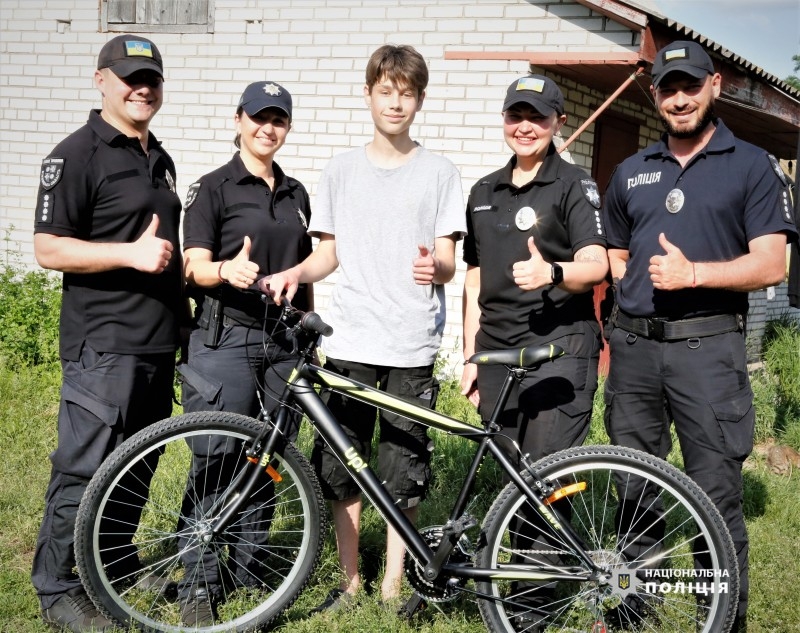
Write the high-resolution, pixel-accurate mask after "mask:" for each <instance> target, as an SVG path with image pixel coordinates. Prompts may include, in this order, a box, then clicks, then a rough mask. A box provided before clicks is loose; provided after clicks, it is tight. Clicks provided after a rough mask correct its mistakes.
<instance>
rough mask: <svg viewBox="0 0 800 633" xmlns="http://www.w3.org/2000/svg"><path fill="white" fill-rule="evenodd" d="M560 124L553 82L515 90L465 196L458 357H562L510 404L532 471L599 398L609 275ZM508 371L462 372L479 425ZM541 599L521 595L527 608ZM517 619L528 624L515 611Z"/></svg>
mask: <svg viewBox="0 0 800 633" xmlns="http://www.w3.org/2000/svg"><path fill="white" fill-rule="evenodd" d="M565 121H566V115H565V114H564V97H563V95H562V93H561V90H560V89H559V88H558V86H557V85H556V84H555V83H554V82H553V81H552V80H551V79H548V78H546V77H543V76H539V75H530V76H527V77H522V78H520V79H518V80H516V81H514V82H513V83H512V84H511V85H510V86H509V87H508V90H507V93H506V98H505V102H504V104H503V132H504V136H505V140H506V144H507V145H508V146H509V147H510V148H511V149H512V150H513V151H514V156H513V157H512V158H511V160H510V161H509V163H508V164H507V165H506V166H505V167H504V168H502V169H501V170H499V171H496V172H494V173H492V174H489V175H488V176H486V177H485V178H482V179H480V180H479V181H478V182H477V183H476V184H475V185H474V186H473V187H472V190H471V191H470V196H469V201H468V204H467V227H468V234H467V237H466V238H465V240H464V261H465V262H466V263H467V275H466V279H465V283H464V302H463V305H464V355H465V358H466V359H469V358H470V357H471V356H472V355H473V354H474V353H475V352H476V351H483V350H492V349H505V348H509V347H523V346H526V345H540V344H545V343H556V344H557V345H559V346H561V347H562V348H564V350H565V351H566V352H567V354H566V355H565V356H564V357H562V358H559V359H558V360H557V361H556V362H555V363H551V364H548V365H545V366H544V367H542V368H541V369H540V370H539V371H536V372H535V373H534V374H531V375H529V376H527V377H526V378H524V379H523V380H522V382H521V383H520V384H519V385H518V388H517V389H515V391H514V392H513V393H512V395H511V398H510V399H509V403H508V406H507V408H506V410H505V411H504V413H503V418H502V425H503V435H504V436H506V437H507V438H508V444H507V451H508V452H509V454H510V456H511V458H512V459H514V460H515V461H516V460H518V459H519V455H520V453H519V452H517V450H516V449H515V447H514V445H513V444H512V443H511V441H513V442H514V443H516V444H517V445H518V447H519V449H520V451H521V453H522V454H528V455H529V456H530V459H531V461H535V460H537V459H539V458H540V457H543V456H545V455H548V454H550V453H552V452H554V451H557V450H560V449H562V448H567V447H569V446H574V445H577V444H580V443H582V442H583V440H584V438H585V437H586V433H587V432H588V429H589V421H590V418H591V411H592V399H593V396H594V392H595V390H596V389H597V363H598V360H599V350H600V337H599V325H598V323H597V321H596V320H595V316H594V306H593V295H592V287H593V286H594V285H595V284H596V283H598V282H599V281H601V280H602V279H603V278H604V277H605V275H606V273H607V272H608V259H607V256H606V250H605V239H604V237H603V235H602V228H601V225H600V211H599V207H600V196H599V193H598V191H597V187H596V185H595V183H594V181H593V180H591V178H589V176H588V175H587V174H586V173H585V172H584V171H583V170H581V169H580V168H578V167H576V166H574V165H571V164H569V163H567V162H566V161H565V160H563V159H562V158H561V157H560V156H559V155H558V154H557V152H556V148H555V145H554V144H553V136H554V135H555V134H556V133H557V132H558V130H559V129H560V128H561V126H562V125H563V124H564V122H565ZM505 373H506V372H505V368H503V367H499V366H495V367H492V366H481V367H480V368H478V367H476V366H475V365H471V364H467V365H465V368H464V374H463V376H462V381H461V387H462V393H463V394H464V395H466V396H468V397H469V399H470V400H471V401H472V402H473V404H475V405H477V406H479V407H480V408H481V413H482V417H483V418H484V419H488V417H489V415H490V414H491V407H492V406H493V404H494V402H495V400H496V399H497V396H498V393H499V391H500V387H501V384H502V381H503V379H504V378H505ZM476 378H477V381H476ZM533 549H536V547H533ZM542 589H543V588H542V587H541V586H540V587H534V588H531V587H528V588H526V590H525V592H524V593H525V594H526V601H527V602H531V601H535V598H536V595H537V593H539V591H540V590H542ZM522 593H523V592H522V591H521V588H520V594H519V595H522ZM526 618H528V619H526ZM518 619H521V622H520V623H521V624H524V625H527V624H529V623H530V624H533V623H534V620H533V619H532V618H529V617H528V615H527V614H526V613H525V612H524V611H523V612H521V613H520V615H519V616H518Z"/></svg>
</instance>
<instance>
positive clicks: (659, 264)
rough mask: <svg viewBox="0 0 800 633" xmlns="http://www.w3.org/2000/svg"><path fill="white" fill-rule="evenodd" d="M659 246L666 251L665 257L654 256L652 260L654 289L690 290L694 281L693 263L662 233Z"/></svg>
mask: <svg viewBox="0 0 800 633" xmlns="http://www.w3.org/2000/svg"><path fill="white" fill-rule="evenodd" d="M658 244H659V245H660V246H661V248H663V249H664V252H665V254H664V255H653V256H652V257H651V258H650V268H648V272H649V273H650V280H651V281H652V282H653V287H654V288H657V289H659V290H680V289H681V288H690V287H691V286H692V283H693V281H694V270H693V265H692V262H690V261H689V260H688V259H686V257H685V256H684V254H683V252H682V251H681V249H679V248H678V247H677V246H675V245H674V244H673V243H672V242H670V241H669V240H668V239H667V237H666V235H664V234H663V233H660V234H659V236H658Z"/></svg>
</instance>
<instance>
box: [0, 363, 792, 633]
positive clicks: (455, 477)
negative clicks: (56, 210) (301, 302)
mask: <svg viewBox="0 0 800 633" xmlns="http://www.w3.org/2000/svg"><path fill="white" fill-rule="evenodd" d="M760 380H761V379H760V378H758V377H756V378H754V384H756V385H758V384H759V381H760ZM59 381H60V375H59V368H58V366H57V365H49V366H43V367H37V368H20V367H19V366H17V365H16V364H15V365H14V366H9V365H8V364H6V363H5V362H4V361H2V359H0V410H2V411H3V420H2V424H0V446H2V447H3V458H2V460H0V469H1V470H0V474H1V475H2V476H0V631H2V633H44V632H45V631H47V629H46V628H45V627H44V625H43V624H42V623H41V622H40V621H39V620H38V613H39V610H38V603H37V600H36V596H35V594H34V591H33V588H32V587H31V584H30V565H31V559H32V555H33V550H34V547H35V540H36V534H37V532H38V527H39V521H40V520H41V512H42V506H43V496H44V491H45V488H46V486H47V480H48V476H49V467H50V465H49V460H48V458H47V457H48V454H49V453H50V451H51V450H52V449H53V448H54V446H55V441H56V436H55V419H56V413H57V411H56V403H57V402H58V389H59ZM768 383H769V384H774V383H775V378H774V377H771V378H770V379H769V381H768ZM776 394H777V387H776V388H775V389H774V390H773V395H772V396H771V398H772V399H773V400H774V401H775V402H779V401H780V402H782V403H784V402H785V400H786V398H787V397H789V396H786V395H785V394H784V395H783V396H779V395H776ZM790 395H791V394H790ZM791 397H793V396H791ZM439 408H440V409H442V410H446V411H448V412H449V413H451V414H452V415H454V416H455V417H459V418H461V419H475V418H474V416H475V413H474V411H473V410H472V408H471V407H470V405H468V404H466V403H465V401H464V399H463V398H461V397H460V395H459V394H458V387H457V385H456V384H455V383H454V382H453V381H452V380H450V381H446V382H445V383H444V384H443V387H442V392H441V395H440V401H439ZM788 408H789V407H788V405H787V406H784V407H783V409H781V410H787V409H788ZM601 415H602V405H601V404H600V397H599V394H598V398H597V403H596V406H595V416H594V417H595V419H594V422H593V426H592V432H591V435H590V438H591V441H592V442H602V441H605V433H604V431H603V429H602V422H601ZM778 417H779V416H778ZM798 427H800V420H791V419H787V418H785V417H784V418H779V419H778V422H777V423H775V421H774V420H773V422H772V424H771V430H772V431H775V430H776V429H779V430H781V432H782V433H783V435H782V437H783V438H784V440H786V439H788V438H791V437H795V438H798V436H800V432H798V431H797V430H796V429H797V428H798ZM764 432H765V433H766V432H767V431H766V430H765V431H764ZM309 439H310V432H309V430H308V428H307V425H304V430H303V434H302V436H301V442H303V443H306V444H307V443H308V442H309ZM434 440H435V443H436V451H435V454H434V462H433V467H434V472H435V478H434V481H433V483H432V487H431V491H430V497H429V499H428V500H427V501H426V502H425V503H424V504H423V507H422V512H421V519H420V525H431V524H440V523H442V522H443V521H444V520H445V518H446V511H447V509H448V508H449V505H450V504H451V503H452V501H453V498H452V495H454V494H455V488H457V485H456V484H457V482H459V481H460V478H462V477H463V473H464V471H465V468H466V465H467V463H468V462H469V459H470V453H469V448H470V444H468V443H466V442H463V441H459V440H458V439H456V438H451V437H446V436H443V435H440V434H438V433H437V434H436V435H435V436H434ZM499 486H500V476H499V472H498V470H497V468H495V467H493V466H492V465H491V464H487V465H486V467H484V468H483V470H482V471H481V473H480V477H479V482H478V487H477V490H476V494H475V495H474V498H473V499H472V501H471V509H472V511H473V513H474V514H475V515H476V516H477V517H478V518H482V514H483V512H484V511H485V509H486V508H487V507H488V505H489V503H490V502H491V499H492V496H493V494H494V492H495V491H497V490H498V489H499ZM745 497H746V499H745V513H746V517H747V524H748V529H749V530H750V537H751V552H750V560H751V603H750V629H749V630H750V633H754V632H755V633H759V632H764V633H767V632H769V633H776V632H778V631H780V632H783V631H790V630H796V627H797V623H798V622H800V602H798V601H797V599H796V595H795V594H796V578H797V577H798V576H800V560H799V559H798V556H797V552H798V551H800V536H798V535H800V472H798V471H795V473H794V474H793V476H792V477H791V478H782V477H778V476H775V475H772V474H770V473H769V472H768V471H767V469H766V466H765V465H764V464H763V463H762V462H760V461H755V462H754V467H753V468H750V469H748V470H747V471H746V473H745ZM383 539H384V526H383V524H382V522H381V520H380V519H379V517H378V516H377V514H376V513H375V512H373V511H372V510H371V509H368V510H367V511H366V513H365V517H364V526H363V536H362V543H363V545H364V547H365V549H366V551H365V556H364V566H365V576H372V577H375V576H376V575H377V574H379V571H380V564H381V563H380V554H381V552H382V548H383ZM367 568H369V569H367ZM367 572H369V573H367ZM378 577H379V576H378ZM337 583H338V566H337V562H336V556H335V550H334V547H333V541H332V538H331V535H329V538H328V541H327V543H326V547H325V552H324V556H323V560H322V564H321V566H320V568H319V570H318V572H317V574H316V577H315V579H314V581H313V582H312V583H311V585H310V586H309V588H308V589H307V590H306V591H305V592H304V594H303V595H302V596H301V597H300V599H299V600H298V602H297V603H296V604H295V605H294V606H293V607H292V608H291V609H289V610H288V611H287V612H286V614H284V616H283V617H282V618H281V619H280V620H279V621H278V622H277V623H276V627H275V630H278V631H285V632H289V631H291V632H292V633H295V632H298V633H311V632H317V631H319V632H325V633H329V632H330V631H347V632H348V633H361V632H364V633H378V632H388V631H398V632H400V633H405V632H409V633H410V632H411V631H417V632H424V633H472V632H478V631H484V630H485V628H484V626H483V623H482V622H481V620H480V616H479V615H478V610H477V607H476V605H475V603H474V602H473V601H472V600H470V599H469V598H460V599H458V600H456V601H453V602H451V603H445V604H444V605H442V610H439V609H438V608H437V607H436V606H435V605H434V606H431V607H429V608H428V609H426V610H425V611H424V612H423V613H422V614H420V615H418V616H417V617H416V618H415V619H414V620H413V621H412V622H411V623H407V622H404V621H402V620H399V619H398V618H397V617H396V616H395V615H394V612H393V610H392V609H387V608H384V607H383V606H381V605H379V604H378V602H377V599H376V598H375V597H374V595H368V594H363V595H362V597H361V598H360V601H359V605H358V608H357V609H355V610H352V611H349V612H347V613H343V614H337V615H332V616H331V615H325V616H317V617H314V618H308V617H307V613H308V610H309V609H310V608H312V607H313V606H315V605H316V604H318V603H319V602H321V601H322V599H323V598H324V596H325V595H326V593H327V592H328V590H329V589H331V588H332V587H334V586H336V584H337Z"/></svg>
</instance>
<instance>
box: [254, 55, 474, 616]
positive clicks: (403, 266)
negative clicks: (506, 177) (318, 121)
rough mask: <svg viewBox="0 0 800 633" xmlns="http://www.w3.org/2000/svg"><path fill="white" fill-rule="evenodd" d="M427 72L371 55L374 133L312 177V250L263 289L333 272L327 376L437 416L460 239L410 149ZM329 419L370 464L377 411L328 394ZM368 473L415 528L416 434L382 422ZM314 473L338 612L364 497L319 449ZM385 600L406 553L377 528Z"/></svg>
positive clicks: (441, 172) (403, 423) (445, 181)
mask: <svg viewBox="0 0 800 633" xmlns="http://www.w3.org/2000/svg"><path fill="white" fill-rule="evenodd" d="M427 84H428V69H427V66H426V65H425V60H424V59H423V58H422V56H421V55H420V54H419V53H418V52H417V51H416V50H414V49H413V48H412V47H410V46H393V45H386V46H382V47H380V48H379V49H378V50H376V51H375V52H374V53H373V54H372V56H371V57H370V59H369V62H368V64H367V70H366V85H365V86H364V98H365V100H366V103H367V105H368V106H369V108H370V112H371V114H372V120H373V122H374V125H375V128H374V134H373V138H372V141H371V142H370V143H368V144H367V145H366V146H365V147H360V148H357V149H354V150H351V151H349V152H346V153H344V154H341V155H339V156H336V157H334V158H333V159H332V160H331V161H330V163H329V164H328V166H327V167H326V168H325V170H324V172H323V173H322V177H321V179H320V182H319V186H318V190H317V195H316V200H315V206H314V212H313V214H312V216H311V224H310V226H309V232H310V233H311V234H312V235H316V236H317V237H319V240H320V241H319V244H318V246H317V248H316V250H315V251H314V252H313V253H312V254H311V255H310V256H309V257H308V258H306V259H305V260H304V261H303V262H302V263H300V264H298V265H297V266H295V267H294V268H291V269H289V270H287V271H284V272H283V273H279V274H277V275H273V276H272V277H271V279H268V280H264V281H263V282H262V283H261V287H262V290H264V291H265V292H269V293H270V294H272V295H273V297H274V298H275V300H276V302H278V301H279V300H280V295H281V293H282V292H283V290H284V289H285V290H286V295H287V297H288V298H289V299H291V298H292V297H293V296H294V293H295V292H296V290H297V286H298V284H299V283H308V282H313V281H319V280H320V279H323V278H324V277H326V276H327V275H329V274H330V273H332V272H334V271H335V270H336V269H337V268H338V269H339V276H338V278H337V282H336V286H335V288H334V291H333V295H332V298H331V305H330V308H329V311H328V313H327V314H326V320H327V321H328V322H329V323H330V324H331V325H332V326H333V329H334V334H333V336H331V337H330V339H326V340H325V342H324V348H323V349H324V351H325V354H326V357H327V360H326V367H327V368H329V369H332V370H333V371H337V372H339V373H340V374H343V375H346V376H349V377H350V378H352V379H354V380H357V381H359V382H363V383H366V384H370V385H376V384H377V385H379V387H380V388H381V389H383V390H385V391H386V392H388V393H393V394H397V395H402V396H404V397H406V398H408V399H412V400H419V401H421V402H423V403H425V404H426V405H429V406H430V407H433V406H434V405H435V403H436V392H437V389H438V385H437V383H436V379H435V377H434V376H433V364H434V360H435V358H436V353H437V351H438V349H439V345H440V343H441V338H442V331H443V329H444V323H445V298H444V288H443V286H442V284H445V283H447V282H448V281H450V280H451V279H452V278H453V274H454V273H455V244H456V241H457V240H459V239H460V238H461V236H462V234H463V233H464V232H465V231H466V221H465V218H464V201H463V195H462V189H461V181H460V177H459V173H458V170H457V169H456V168H455V166H454V165H453V164H452V163H451V162H450V161H449V160H447V159H445V158H443V157H441V156H437V155H435V154H431V153H430V152H428V151H427V150H425V149H424V148H423V147H421V146H420V145H419V144H417V143H416V142H415V141H413V140H412V139H411V136H410V134H409V128H410V127H411V124H412V123H413V121H414V116H415V115H416V113H417V112H419V110H420V109H421V108H422V102H423V99H424V98H425V88H426V86H427ZM328 406H329V407H330V408H331V410H332V411H333V412H334V415H336V417H337V418H338V419H339V421H340V422H342V424H343V426H345V430H346V431H347V433H348V435H349V436H350V438H351V440H352V441H353V446H354V447H355V448H356V450H357V451H358V453H359V455H360V456H361V457H362V459H364V460H365V461H369V459H370V449H371V441H372V435H373V431H374V425H375V409H374V408H373V407H371V406H368V405H364V404H361V403H358V402H355V401H352V400H348V399H347V398H344V397H341V396H339V395H336V394H333V395H332V396H331V397H330V399H329V401H328ZM379 420H380V446H379V455H378V466H379V471H380V477H381V479H382V480H385V481H386V486H387V488H388V490H389V491H390V493H391V494H392V495H394V497H395V499H396V500H397V505H398V507H400V508H401V509H402V510H403V512H404V513H405V514H406V515H407V516H408V517H409V518H410V519H411V520H412V521H416V518H417V514H418V510H419V503H420V501H421V500H422V499H423V498H424V496H425V492H426V490H427V486H428V481H429V479H430V450H431V449H430V442H429V440H428V437H427V434H426V430H425V428H423V427H418V426H415V425H413V424H412V423H410V422H408V421H407V420H405V419H404V418H402V417H400V416H397V415H394V414H391V413H388V412H385V411H381V412H380V418H379ZM312 461H313V463H314V465H315V467H316V470H317V474H318V475H319V478H320V482H321V483H322V487H323V492H324V494H325V497H326V498H327V499H330V500H331V501H332V510H333V518H334V527H335V529H336V543H337V547H338V550H339V561H340V564H341V566H342V570H343V572H344V578H343V580H342V582H341V585H340V587H339V588H338V589H334V590H332V591H331V592H330V594H329V595H328V598H327V599H326V600H325V602H323V603H322V604H321V605H320V606H319V607H317V608H316V609H314V611H324V610H327V609H336V608H339V607H341V606H342V605H343V604H345V603H346V602H348V601H349V600H350V598H351V597H352V595H353V594H355V593H356V592H357V591H358V590H359V588H360V587H361V578H360V576H359V572H358V534H359V527H360V516H361V495H360V491H359V489H358V487H357V486H356V485H355V484H354V483H353V481H352V479H351V478H350V476H349V474H348V473H347V470H346V469H345V468H344V467H343V466H342V465H341V463H340V462H339V460H338V459H337V458H336V457H335V456H334V455H333V454H332V453H330V451H329V449H328V447H327V446H326V445H325V443H324V442H323V441H322V440H321V438H319V437H317V438H316V439H315V445H314V452H313V455H312ZM386 541H387V542H386V568H385V574H384V579H383V582H382V584H381V597H382V599H383V600H392V599H395V598H397V597H398V596H399V592H400V584H401V581H402V576H403V557H404V554H405V546H404V545H403V542H402V541H401V540H400V537H399V536H398V535H397V534H396V533H395V531H394V530H393V529H392V528H390V527H389V528H387V537H386Z"/></svg>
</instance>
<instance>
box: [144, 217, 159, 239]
mask: <svg viewBox="0 0 800 633" xmlns="http://www.w3.org/2000/svg"><path fill="white" fill-rule="evenodd" d="M156 231H158V215H156V214H155V213H154V214H153V219H152V220H150V225H149V226H148V227H147V228H146V229H145V230H144V232H145V233H146V234H147V235H155V234H156Z"/></svg>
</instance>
